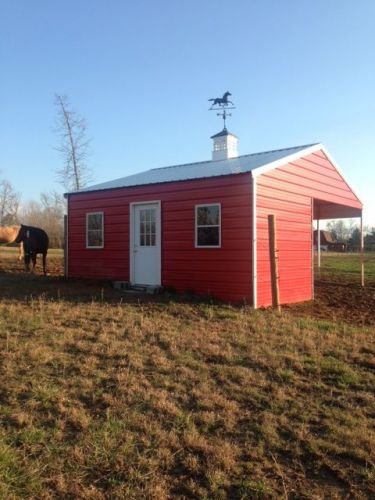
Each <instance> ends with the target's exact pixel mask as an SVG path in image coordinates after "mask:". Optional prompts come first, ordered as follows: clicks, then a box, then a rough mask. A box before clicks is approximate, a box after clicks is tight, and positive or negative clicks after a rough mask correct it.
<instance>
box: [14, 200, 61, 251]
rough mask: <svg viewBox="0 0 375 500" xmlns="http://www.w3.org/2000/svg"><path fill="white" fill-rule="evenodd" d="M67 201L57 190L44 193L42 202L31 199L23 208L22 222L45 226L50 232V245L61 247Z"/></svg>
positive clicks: (48, 232) (47, 231)
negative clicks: (65, 201)
mask: <svg viewBox="0 0 375 500" xmlns="http://www.w3.org/2000/svg"><path fill="white" fill-rule="evenodd" d="M64 211H65V203H64V199H63V197H62V195H60V194H59V193H56V192H52V193H42V194H41V195H40V202H38V201H29V202H28V203H26V204H25V205H24V206H23V207H22V209H21V215H22V222H24V223H25V224H29V225H30V226H36V227H41V228H43V229H44V230H45V231H46V233H47V234H48V237H49V240H50V246H51V247H52V248H61V247H62V246H63V240H64Z"/></svg>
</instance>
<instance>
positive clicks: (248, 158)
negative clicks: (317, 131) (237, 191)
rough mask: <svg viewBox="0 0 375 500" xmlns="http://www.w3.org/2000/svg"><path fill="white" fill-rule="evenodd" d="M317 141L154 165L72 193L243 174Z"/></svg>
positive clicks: (301, 149)
mask: <svg viewBox="0 0 375 500" xmlns="http://www.w3.org/2000/svg"><path fill="white" fill-rule="evenodd" d="M311 146H314V144H306V145H303V146H296V147H292V148H284V149H277V150H274V151H265V152H262V153H254V154H249V155H243V156H238V157H237V158H231V159H227V160H217V161H204V162H199V163H187V164H184V165H174V166H171V167H162V168H154V169H152V170H147V171H145V172H140V173H138V174H133V175H128V176H126V177H121V178H120V179H115V180H113V181H108V182H103V183H101V184H96V185H94V186H90V187H87V188H83V189H80V190H79V191H74V192H71V193H69V194H76V193H85V192H88V191H101V190H104V189H115V188H122V187H132V186H142V185H146V184H159V183H163V182H175V181H185V180H192V179H204V178H208V177H219V176H223V175H231V174H242V173H246V172H251V171H253V170H255V169H257V168H259V167H264V166H265V165H268V164H271V163H274V162H276V161H278V160H281V159H282V158H285V157H288V156H291V155H293V154H297V153H300V152H301V151H303V150H304V149H308V148H310V147H311Z"/></svg>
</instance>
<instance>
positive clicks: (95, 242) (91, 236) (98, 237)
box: [87, 231, 103, 247]
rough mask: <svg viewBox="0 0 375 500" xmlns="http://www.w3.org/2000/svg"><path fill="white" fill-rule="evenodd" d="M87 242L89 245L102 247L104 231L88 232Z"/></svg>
mask: <svg viewBox="0 0 375 500" xmlns="http://www.w3.org/2000/svg"><path fill="white" fill-rule="evenodd" d="M87 243H88V246H89V247H101V246H102V245H103V234H102V231H89V232H88V234H87Z"/></svg>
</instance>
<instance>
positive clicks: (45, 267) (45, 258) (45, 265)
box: [43, 252, 47, 276]
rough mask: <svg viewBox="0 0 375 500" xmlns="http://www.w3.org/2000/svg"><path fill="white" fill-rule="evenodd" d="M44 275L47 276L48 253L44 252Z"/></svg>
mask: <svg viewBox="0 0 375 500" xmlns="http://www.w3.org/2000/svg"><path fill="white" fill-rule="evenodd" d="M43 273H44V276H46V275H47V252H43Z"/></svg>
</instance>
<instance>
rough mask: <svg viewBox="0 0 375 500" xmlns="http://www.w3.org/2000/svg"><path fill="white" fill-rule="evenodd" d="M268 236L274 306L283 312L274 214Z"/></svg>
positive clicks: (271, 217) (269, 218)
mask: <svg viewBox="0 0 375 500" xmlns="http://www.w3.org/2000/svg"><path fill="white" fill-rule="evenodd" d="M268 237H269V248H270V267H271V288H272V307H274V308H275V309H277V310H278V312H281V307H280V293H279V251H278V249H277V241H276V220H275V216H274V215H269V216H268Z"/></svg>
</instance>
